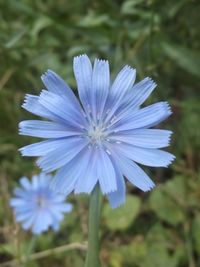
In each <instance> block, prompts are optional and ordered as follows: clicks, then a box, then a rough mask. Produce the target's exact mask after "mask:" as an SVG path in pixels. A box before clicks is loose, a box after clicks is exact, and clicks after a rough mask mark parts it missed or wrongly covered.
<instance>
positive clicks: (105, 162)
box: [19, 55, 174, 208]
mask: <svg viewBox="0 0 200 267" xmlns="http://www.w3.org/2000/svg"><path fill="white" fill-rule="evenodd" d="M73 67H74V74H75V78H76V81H77V86H78V93H79V98H80V102H79V100H78V99H77V98H76V97H75V95H74V93H73V91H72V90H71V89H70V87H69V86H68V85H67V84H66V83H65V82H64V80H62V79H61V78H60V77H59V76H58V75H57V74H56V73H54V72H53V71H51V70H48V71H47V72H46V73H45V74H44V75H42V81H43V83H44V85H45V87H46V90H42V92H41V94H40V95H39V96H34V95H26V98H25V102H24V104H23V108H25V109H26V110H28V111H29V112H31V113H33V114H35V115H37V116H40V117H43V118H45V119H47V120H45V121H43V120H27V121H22V122H21V123H20V124H19V128H20V134H22V135H28V136H35V137H40V138H44V139H46V140H45V141H42V142H39V143H35V144H32V145H28V146H25V147H23V148H21V149H20V151H21V153H22V155H23V156H37V157H40V158H39V159H38V161H37V164H38V166H39V167H40V168H41V169H42V170H43V171H44V172H52V171H54V170H58V172H57V174H56V175H55V177H54V179H53V181H52V185H53V187H54V189H56V190H58V191H60V192H63V193H65V194H69V193H71V192H72V191H74V192H75V193H88V194H90V193H91V192H92V190H93V189H94V187H95V185H96V184H97V183H99V185H100V188H101V191H102V193H103V194H104V195H106V196H107V197H108V200H109V202H110V205H111V206H112V207H113V208H115V207H117V206H119V205H121V204H122V203H124V202H125V194H126V193H125V180H124V177H126V178H127V179H128V181H129V182H131V183H132V184H133V185H135V186H136V187H138V188H139V189H141V190H142V191H149V190H151V189H152V188H153V187H154V186H155V185H154V183H153V181H152V180H151V179H150V178H149V177H148V175H147V174H146V173H145V172H144V171H143V170H142V169H141V168H140V167H139V165H138V163H139V164H143V165H146V166H151V167H167V166H168V165H169V164H170V163H171V162H172V161H173V159H174V156H173V155H172V154H170V153H168V152H166V151H163V150H161V148H164V147H167V146H168V145H169V141H170V136H171V133H172V132H171V131H167V130H160V129H151V128H152V127H154V126H156V125H157V124H159V123H160V122H162V121H163V120H165V119H166V118H168V117H169V116H170V115H171V110H170V107H169V105H168V103H167V102H158V103H155V104H153V105H150V106H148V107H144V108H140V106H141V105H142V104H143V103H144V102H145V100H146V99H147V98H148V96H149V95H150V94H151V93H152V91H153V90H154V88H155V87H156V84H155V82H153V81H152V80H151V79H150V78H145V79H143V80H142V81H140V82H138V83H135V78H136V71H135V70H134V69H132V68H131V67H129V66H125V67H124V68H123V69H122V70H121V71H120V72H119V73H118V75H117V77H116V78H115V80H114V81H113V82H111V80H110V71H109V64H108V61H105V60H99V59H95V61H94V65H93V66H92V64H91V62H90V60H89V58H88V57H87V56H86V55H82V56H78V57H75V58H74V64H73Z"/></svg>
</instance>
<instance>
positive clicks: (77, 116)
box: [39, 90, 86, 129]
mask: <svg viewBox="0 0 200 267" xmlns="http://www.w3.org/2000/svg"><path fill="white" fill-rule="evenodd" d="M39 103H40V104H41V105H43V106H44V107H45V108H46V109H48V110H49V111H51V112H52V113H53V114H54V115H56V116H58V117H59V118H61V119H63V121H65V123H67V125H71V126H73V127H76V128H78V129H82V128H84V126H85V123H86V121H85V118H84V114H83V112H81V111H80V110H78V109H76V107H75V106H73V105H71V104H70V103H67V102H66V101H65V99H64V98H63V97H61V96H58V95H56V94H54V93H51V92H48V91H45V90H43V91H42V93H41V94H40V96H39Z"/></svg>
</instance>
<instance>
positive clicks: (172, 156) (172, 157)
mask: <svg viewBox="0 0 200 267" xmlns="http://www.w3.org/2000/svg"><path fill="white" fill-rule="evenodd" d="M175 159H176V157H175V156H174V155H173V154H171V160H170V161H169V163H168V164H167V165H166V166H164V167H165V168H168V167H169V166H170V165H171V164H172V162H173V161H174V160H175Z"/></svg>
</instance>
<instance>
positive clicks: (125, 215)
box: [103, 196, 141, 231]
mask: <svg viewBox="0 0 200 267" xmlns="http://www.w3.org/2000/svg"><path fill="white" fill-rule="evenodd" d="M140 207H141V201H140V199H139V198H138V197H136V196H127V198H126V203H125V204H124V205H123V206H121V207H119V208H117V209H111V208H110V206H109V204H107V205H105V208H104V210H103V216H104V218H105V222H106V226H107V227H108V228H109V229H110V230H113V231H114V230H125V229H127V228H128V227H129V226H130V225H131V224H132V223H133V221H134V219H135V218H136V217H137V215H138V213H139V211H140Z"/></svg>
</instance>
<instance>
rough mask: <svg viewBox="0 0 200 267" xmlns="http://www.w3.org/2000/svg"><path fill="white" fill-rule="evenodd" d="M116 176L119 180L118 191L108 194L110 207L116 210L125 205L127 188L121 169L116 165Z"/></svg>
mask: <svg viewBox="0 0 200 267" xmlns="http://www.w3.org/2000/svg"><path fill="white" fill-rule="evenodd" d="M115 174H116V180H117V191H115V192H111V193H109V194H108V200H109V203H110V206H111V207H112V208H113V209H115V208H117V207H119V206H120V205H122V204H124V203H125V201H126V187H125V181H124V177H123V175H122V173H121V171H120V169H119V167H118V166H117V165H116V164H115Z"/></svg>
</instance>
